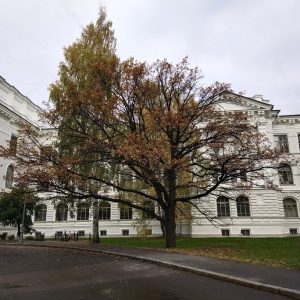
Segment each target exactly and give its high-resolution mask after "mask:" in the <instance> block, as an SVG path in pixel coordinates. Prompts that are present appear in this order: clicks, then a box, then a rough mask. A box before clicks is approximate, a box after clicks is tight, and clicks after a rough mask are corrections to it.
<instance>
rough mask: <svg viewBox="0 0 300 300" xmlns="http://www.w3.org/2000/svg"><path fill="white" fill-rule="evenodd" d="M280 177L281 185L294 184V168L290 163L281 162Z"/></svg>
mask: <svg viewBox="0 0 300 300" xmlns="http://www.w3.org/2000/svg"><path fill="white" fill-rule="evenodd" d="M278 178H279V184H280V185H292V184H294V177H293V170H292V167H291V166H290V165H289V164H286V163H284V164H281V165H279V168H278Z"/></svg>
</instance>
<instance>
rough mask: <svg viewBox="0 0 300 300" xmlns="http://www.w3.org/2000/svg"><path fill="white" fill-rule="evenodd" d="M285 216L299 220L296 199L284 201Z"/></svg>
mask: <svg viewBox="0 0 300 300" xmlns="http://www.w3.org/2000/svg"><path fill="white" fill-rule="evenodd" d="M283 208H284V215H285V217H286V218H297V217H298V210H297V203H296V201H295V200H294V199H291V198H286V199H284V200H283Z"/></svg>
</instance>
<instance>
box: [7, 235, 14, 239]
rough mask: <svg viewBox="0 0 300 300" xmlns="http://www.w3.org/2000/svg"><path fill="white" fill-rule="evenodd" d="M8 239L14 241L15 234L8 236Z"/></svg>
mask: <svg viewBox="0 0 300 300" xmlns="http://www.w3.org/2000/svg"><path fill="white" fill-rule="evenodd" d="M7 238H8V239H9V240H13V239H14V238H15V235H14V234H11V235H8V236H7Z"/></svg>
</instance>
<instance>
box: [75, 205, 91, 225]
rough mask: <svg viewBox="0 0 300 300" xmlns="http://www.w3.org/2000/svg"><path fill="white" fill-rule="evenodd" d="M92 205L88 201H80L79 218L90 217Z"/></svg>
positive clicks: (85, 218)
mask: <svg viewBox="0 0 300 300" xmlns="http://www.w3.org/2000/svg"><path fill="white" fill-rule="evenodd" d="M89 214H90V207H89V205H88V204H87V203H79V204H78V206H77V220H78V221H85V220H88V219H89Z"/></svg>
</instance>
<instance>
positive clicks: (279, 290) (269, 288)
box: [5, 243, 300, 300]
mask: <svg viewBox="0 0 300 300" xmlns="http://www.w3.org/2000/svg"><path fill="white" fill-rule="evenodd" d="M5 244H6V245H19V246H22V245H23V246H33V247H34V246H38V247H48V248H60V249H75V250H78V251H89V252H97V253H103V254H107V255H114V256H121V257H125V258H130V259H136V260H139V261H142V262H148V263H152V264H155V265H158V266H164V267H169V268H172V269H176V270H181V271H186V272H191V273H194V274H198V275H202V276H206V277H210V278H214V279H218V280H222V281H226V282H231V283H235V284H239V285H243V286H247V287H250V288H254V289H257V290H261V291H265V292H270V293H273V294H279V295H282V296H286V297H289V298H292V299H297V300H300V291H297V290H292V289H288V288H283V287H279V286H275V285H269V284H264V283H259V282H256V281H252V280H248V279H244V278H241V277H235V276H230V275H226V274H222V273H217V272H212V271H207V270H204V269H197V268H193V267H187V266H185V265H181V264H176V263H171V262H167V261H159V260H156V259H151V258H146V257H143V256H135V255H130V254H123V253H118V252H112V251H105V250H96V249H90V248H82V247H72V246H61V245H45V244H28V243H16V244H15V243H13V244H12V243H5Z"/></svg>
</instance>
